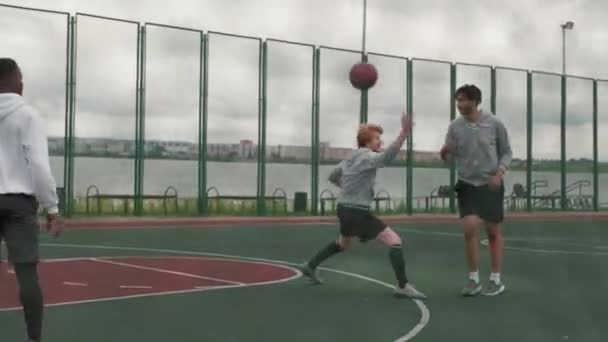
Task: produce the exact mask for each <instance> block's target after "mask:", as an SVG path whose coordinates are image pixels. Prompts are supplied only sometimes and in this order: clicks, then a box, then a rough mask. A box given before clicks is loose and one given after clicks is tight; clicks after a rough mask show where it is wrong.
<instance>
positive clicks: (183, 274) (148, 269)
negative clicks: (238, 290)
mask: <svg viewBox="0 0 608 342" xmlns="http://www.w3.org/2000/svg"><path fill="white" fill-rule="evenodd" d="M89 260H91V261H95V262H100V263H104V264H110V265H117V266H123V267H129V268H135V269H138V270H146V271H154V272H160V273H167V274H172V275H178V276H182V277H188V278H196V279H203V280H211V281H216V282H219V283H225V284H230V285H247V284H245V283H241V282H238V281H232V280H226V279H219V278H212V277H205V276H200V275H196V274H191V273H184V272H178V271H171V270H165V269H162V268H157V267H148V266H140V265H135V264H129V263H126V262H118V261H110V260H103V259H98V258H91V259H89Z"/></svg>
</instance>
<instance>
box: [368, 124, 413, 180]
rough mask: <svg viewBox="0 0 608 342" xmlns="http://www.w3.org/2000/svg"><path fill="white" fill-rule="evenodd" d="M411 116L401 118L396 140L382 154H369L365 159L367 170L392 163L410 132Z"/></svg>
mask: <svg viewBox="0 0 608 342" xmlns="http://www.w3.org/2000/svg"><path fill="white" fill-rule="evenodd" d="M412 126H413V122H412V114H407V115H405V114H403V115H402V116H401V131H400V132H399V135H398V136H397V138H396V139H395V140H394V141H393V142H392V143H391V144H390V145H389V146H388V147H387V148H386V149H385V150H384V151H382V152H370V153H369V155H368V159H367V163H366V164H367V166H368V167H369V168H381V167H385V166H386V165H388V164H389V163H390V162H392V161H393V160H394V159H395V158H396V157H397V155H398V154H399V150H400V149H401V147H403V144H404V143H405V141H406V140H407V138H408V137H409V136H410V132H411V131H412Z"/></svg>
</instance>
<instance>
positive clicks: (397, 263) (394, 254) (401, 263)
mask: <svg viewBox="0 0 608 342" xmlns="http://www.w3.org/2000/svg"><path fill="white" fill-rule="evenodd" d="M388 257H389V259H390V261H391V265H392V266H393V271H395V276H396V277H397V282H398V284H399V287H400V288H403V287H404V286H405V284H407V282H408V280H407V275H406V274H405V258H404V257H403V249H402V248H401V245H394V246H391V249H390V251H389V252H388Z"/></svg>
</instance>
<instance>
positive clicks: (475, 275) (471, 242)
mask: <svg viewBox="0 0 608 342" xmlns="http://www.w3.org/2000/svg"><path fill="white" fill-rule="evenodd" d="M463 223H464V239H465V255H466V260H467V267H468V269H469V282H468V283H467V285H466V286H465V288H464V289H463V290H462V294H463V295H465V296H475V295H477V294H479V293H480V292H481V285H480V283H479V224H480V220H479V217H477V216H476V215H468V216H465V217H464V218H463Z"/></svg>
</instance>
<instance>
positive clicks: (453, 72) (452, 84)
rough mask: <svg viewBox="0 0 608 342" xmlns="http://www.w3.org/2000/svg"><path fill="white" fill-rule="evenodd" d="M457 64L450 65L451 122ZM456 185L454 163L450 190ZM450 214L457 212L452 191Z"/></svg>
mask: <svg viewBox="0 0 608 342" xmlns="http://www.w3.org/2000/svg"><path fill="white" fill-rule="evenodd" d="M456 82H457V80H456V64H454V63H452V64H450V121H453V120H455V119H456V99H455V98H454V94H455V93H456ZM455 185H456V167H455V166H454V164H453V163H452V165H450V189H454V186H455ZM450 212H452V213H455V212H456V198H455V192H454V191H450Z"/></svg>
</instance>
